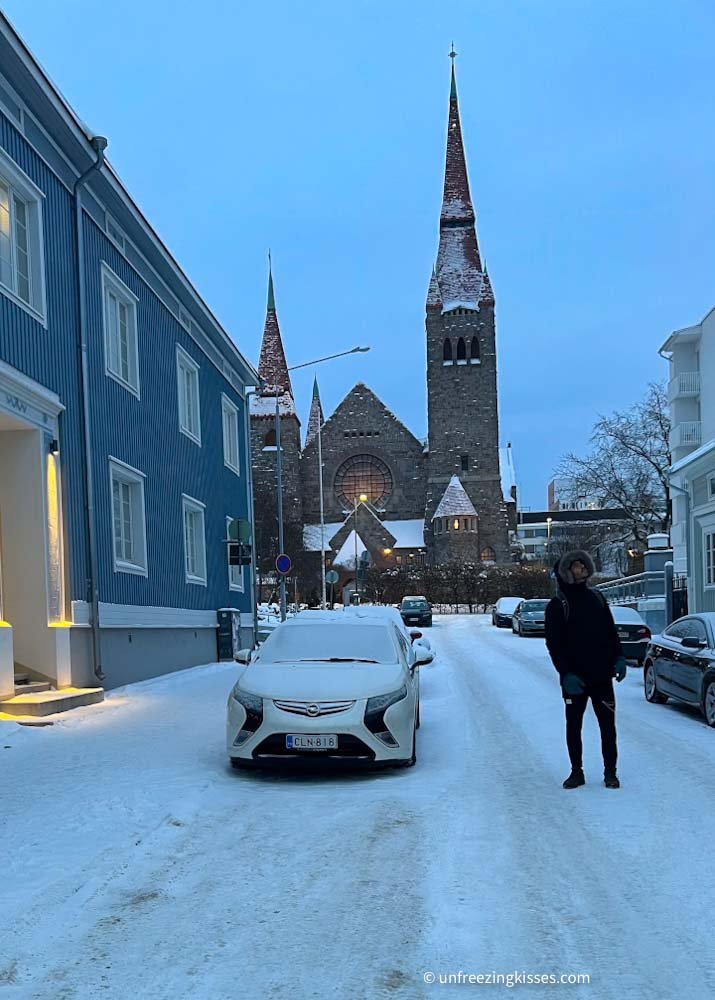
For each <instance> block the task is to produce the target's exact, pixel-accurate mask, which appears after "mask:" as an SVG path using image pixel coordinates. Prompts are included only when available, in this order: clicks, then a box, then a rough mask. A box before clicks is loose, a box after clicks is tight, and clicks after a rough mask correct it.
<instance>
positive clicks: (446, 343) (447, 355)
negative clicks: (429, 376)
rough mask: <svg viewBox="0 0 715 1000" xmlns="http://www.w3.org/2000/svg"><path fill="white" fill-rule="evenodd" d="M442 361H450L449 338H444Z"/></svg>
mask: <svg viewBox="0 0 715 1000" xmlns="http://www.w3.org/2000/svg"><path fill="white" fill-rule="evenodd" d="M442 360H443V361H451V360H452V341H451V340H450V339H449V337H445V341H444V345H443V347H442Z"/></svg>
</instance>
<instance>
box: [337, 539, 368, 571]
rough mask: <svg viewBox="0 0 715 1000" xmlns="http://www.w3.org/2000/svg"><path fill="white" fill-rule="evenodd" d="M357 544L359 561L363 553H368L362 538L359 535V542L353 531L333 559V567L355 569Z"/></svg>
mask: <svg viewBox="0 0 715 1000" xmlns="http://www.w3.org/2000/svg"><path fill="white" fill-rule="evenodd" d="M356 544H357V557H358V561H359V559H360V556H361V555H362V554H363V552H367V548H366V547H365V543H364V542H363V540H362V538H361V537H360V536H359V535H358V536H357V540H356V536H355V532H354V531H351V532H350V534H349V535H348V537H347V538H346V539H345V541H344V542H343V544H342V545H341V547H340V551H339V552H338V554H337V555H336V557H335V558H334V559H333V566H342V568H343V569H355V546H356Z"/></svg>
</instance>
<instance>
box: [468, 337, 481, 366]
mask: <svg viewBox="0 0 715 1000" xmlns="http://www.w3.org/2000/svg"><path fill="white" fill-rule="evenodd" d="M469 360H470V361H471V363H472V364H473V365H478V364H479V361H480V357H479V337H472V343H471V344H470V348H469Z"/></svg>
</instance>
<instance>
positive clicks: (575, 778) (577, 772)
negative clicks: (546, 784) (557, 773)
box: [564, 767, 586, 788]
mask: <svg viewBox="0 0 715 1000" xmlns="http://www.w3.org/2000/svg"><path fill="white" fill-rule="evenodd" d="M585 784H586V779H585V778H584V776H583V770H582V769H581V768H580V767H574V768H573V770H572V771H571V774H570V775H569V776H568V778H567V779H566V781H564V788H580V786H581V785H585Z"/></svg>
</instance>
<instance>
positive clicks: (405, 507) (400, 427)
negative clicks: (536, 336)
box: [251, 63, 516, 589]
mask: <svg viewBox="0 0 715 1000" xmlns="http://www.w3.org/2000/svg"><path fill="white" fill-rule="evenodd" d="M494 306H495V303H494V294H493V292H492V286H491V283H490V281H489V276H488V274H487V270H486V267H485V266H484V265H483V262H482V258H481V255H480V252H479V244H478V241H477V232H476V218H475V213H474V207H473V204H472V198H471V194H470V190H469V178H468V174H467V165H466V158H465V152H464V144H463V140H462V128H461V122H460V116H459V103H458V99H457V86H456V81H455V75H454V63H453V64H452V75H451V90H450V98H449V120H448V126H447V154H446V165H445V177H444V197H443V201H442V211H441V215H440V220H439V249H438V251H437V259H436V262H435V266H434V269H433V272H432V276H431V280H430V282H429V290H428V292H427V300H426V304H425V313H426V318H425V328H426V340H427V345H426V346H427V427H428V436H427V439H426V440H422V439H420V438H418V437H416V436H415V435H414V434H413V433H412V432H411V431H410V430H409V428H407V427H406V426H405V425H404V424H403V423H402V422H401V421H400V420H399V419H398V418H397V417H396V416H395V415H394V413H392V412H391V410H390V409H389V408H388V406H387V405H386V404H385V403H384V402H383V401H382V400H381V399H379V398H378V397H377V396H376V395H375V393H374V392H373V391H372V390H371V389H370V388H369V387H368V386H366V385H364V384H362V383H358V384H357V385H356V386H355V387H354V388H353V389H351V391H350V392H349V393H348V394H347V396H346V397H345V398H344V399H343V400H342V402H341V403H340V404H339V405H338V407H337V409H336V410H335V412H334V413H333V414H331V416H329V417H328V418H327V420H326V419H325V418H324V414H323V410H322V406H321V403H320V396H319V392H318V386H317V382H316V383H315V385H314V388H313V399H312V404H311V409H310V416H309V419H308V425H307V428H306V434H305V439H304V441H302V440H301V427H300V421H299V419H298V414H297V412H296V405H295V398H294V394H293V388H292V385H291V380H290V374H289V371H288V365H287V363H286V357H285V352H284V348H283V342H282V338H281V332H280V328H279V325H278V316H277V313H276V304H275V296H274V288H273V277H272V274H271V275H269V286H268V306H267V311H266V322H265V329H264V334H263V342H262V345H261V354H260V360H259V364H258V372H259V374H260V376H261V379H262V380H263V381H262V385H261V387H260V389H259V390H258V391H257V393H256V394H255V396H254V397H253V399H252V403H251V446H252V455H253V474H254V492H255V493H256V496H259V495H260V494H261V491H263V495H264V496H265V495H266V493H265V491H267V490H273V491H275V483H276V423H277V420H276V411H277V412H278V414H279V418H278V419H279V421H280V428H279V429H280V447H281V456H282V469H283V496H284V520H285V522H286V523H287V524H292V525H293V526H299V527H300V528H301V529H302V532H303V540H304V546H305V548H306V549H307V550H309V551H314V552H320V551H321V548H323V550H324V553H325V558H326V564H328V565H330V566H331V567H333V568H335V569H336V570H338V571H340V573H341V582H342V583H343V584H344V585H346V586H347V588H348V589H349V588H350V586H351V581H352V578H354V576H355V567H356V561H357V565H358V567H359V568H360V567H364V566H367V565H376V566H378V567H389V566H400V565H402V566H407V565H410V564H411V563H412V562H415V561H416V562H422V563H424V562H427V563H433V564H440V563H445V562H450V561H460V562H461V561H470V562H471V561H474V562H477V561H479V562H483V563H504V562H508V561H510V533H511V532H512V531H513V530H514V529H515V527H516V485H515V475H514V466H513V461H512V457H511V448H510V447H507V448H500V447H499V417H498V399H497V359H496V332H495V322H494ZM319 450H321V451H322V464H323V505H324V525H325V527H324V531H321V523H320V487H319V467H318V452H319ZM321 535H322V536H323V539H322V540H321Z"/></svg>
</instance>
